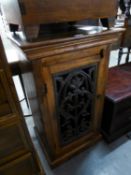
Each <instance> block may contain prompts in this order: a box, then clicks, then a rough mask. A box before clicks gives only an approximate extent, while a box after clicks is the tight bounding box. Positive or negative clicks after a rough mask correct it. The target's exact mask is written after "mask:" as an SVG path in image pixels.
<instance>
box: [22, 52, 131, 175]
mask: <svg viewBox="0 0 131 175" xmlns="http://www.w3.org/2000/svg"><path fill="white" fill-rule="evenodd" d="M116 57H117V51H113V52H112V53H111V56H110V64H109V67H112V66H114V65H116V64H117V59H116ZM121 63H124V56H123V58H122V62H121ZM22 103H24V102H22ZM23 106H24V107H25V105H23ZM26 122H27V125H28V128H29V131H30V134H31V137H32V140H33V142H34V145H35V147H36V150H37V151H38V154H39V156H40V159H41V162H42V165H43V167H44V169H45V172H46V174H47V175H131V140H130V139H129V138H128V137H127V135H124V136H122V137H121V138H119V139H118V140H116V141H114V142H113V143H111V144H107V143H105V141H104V140H103V139H102V140H101V141H100V142H98V143H97V144H96V145H95V146H93V147H91V148H89V149H87V150H86V151H84V152H82V153H81V154H79V155H77V156H75V157H73V158H72V159H70V160H68V161H67V162H65V163H64V164H62V165H60V166H59V167H57V168H55V169H53V170H52V169H50V167H49V165H48V163H47V161H46V159H45V156H44V154H43V152H42V150H41V148H40V145H39V143H38V140H37V138H36V136H35V133H34V130H33V125H34V124H33V120H32V117H27V118H26Z"/></svg>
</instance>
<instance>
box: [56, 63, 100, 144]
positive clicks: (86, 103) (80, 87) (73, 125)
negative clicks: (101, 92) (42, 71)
mask: <svg viewBox="0 0 131 175" xmlns="http://www.w3.org/2000/svg"><path fill="white" fill-rule="evenodd" d="M96 72H97V66H96V65H91V66H88V67H84V68H80V69H76V70H71V71H69V72H64V73H61V74H57V75H55V76H54V82H55V90H56V92H55V93H56V105H57V114H56V117H57V120H58V125H59V126H58V127H59V130H60V142H61V144H67V143H69V142H71V141H73V140H74V139H77V138H79V137H80V136H81V135H83V134H85V133H87V132H88V131H90V128H91V121H92V120H91V119H92V113H93V104H94V103H93V102H94V96H95V90H96Z"/></svg>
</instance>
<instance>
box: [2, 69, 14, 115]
mask: <svg viewBox="0 0 131 175" xmlns="http://www.w3.org/2000/svg"><path fill="white" fill-rule="evenodd" d="M5 81H6V80H5V76H4V72H3V71H2V70H1V71H0V117H2V116H4V115H7V114H10V113H12V109H11V106H10V104H9V98H11V97H10V96H8V95H7V92H8V91H7V92H6V89H8V87H7V86H6V83H5Z"/></svg>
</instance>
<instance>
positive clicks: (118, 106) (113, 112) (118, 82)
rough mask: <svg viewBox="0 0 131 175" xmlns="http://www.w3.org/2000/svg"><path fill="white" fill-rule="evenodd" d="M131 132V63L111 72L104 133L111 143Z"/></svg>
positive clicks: (114, 68) (103, 125)
mask: <svg viewBox="0 0 131 175" xmlns="http://www.w3.org/2000/svg"><path fill="white" fill-rule="evenodd" d="M130 130H131V63H128V64H125V65H122V66H117V67H113V68H111V69H110V70H109V76H108V83H107V88H106V97H105V105H104V113H103V121H102V133H103V135H104V137H105V139H106V140H107V141H108V142H111V141H113V140H115V139H117V138H119V137H120V136H122V135H123V134H124V133H126V132H128V131H130Z"/></svg>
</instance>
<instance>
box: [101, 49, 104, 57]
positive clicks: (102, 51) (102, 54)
mask: <svg viewBox="0 0 131 175" xmlns="http://www.w3.org/2000/svg"><path fill="white" fill-rule="evenodd" d="M100 57H101V58H103V57H104V49H101V50H100Z"/></svg>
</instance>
